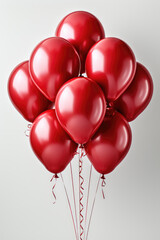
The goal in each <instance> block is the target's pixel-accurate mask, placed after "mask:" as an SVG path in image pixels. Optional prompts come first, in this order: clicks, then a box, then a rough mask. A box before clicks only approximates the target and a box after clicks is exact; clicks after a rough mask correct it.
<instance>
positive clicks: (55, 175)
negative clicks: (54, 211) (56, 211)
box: [50, 174, 58, 204]
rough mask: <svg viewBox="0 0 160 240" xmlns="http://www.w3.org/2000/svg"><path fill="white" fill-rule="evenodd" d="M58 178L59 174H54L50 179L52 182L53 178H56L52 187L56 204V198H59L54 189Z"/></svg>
mask: <svg viewBox="0 0 160 240" xmlns="http://www.w3.org/2000/svg"><path fill="white" fill-rule="evenodd" d="M57 178H58V176H57V174H54V175H53V177H52V178H51V180H50V182H53V180H54V184H53V187H52V195H53V198H54V202H53V204H55V203H56V200H57V197H56V194H55V192H54V189H55V187H56V184H57Z"/></svg>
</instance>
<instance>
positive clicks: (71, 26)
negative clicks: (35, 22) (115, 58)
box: [56, 11, 105, 73]
mask: <svg viewBox="0 0 160 240" xmlns="http://www.w3.org/2000/svg"><path fill="white" fill-rule="evenodd" d="M56 36H58V37H63V38H65V39H67V40H68V41H69V42H71V43H72V44H73V45H74V47H75V48H76V50H77V51H78V53H79V55H80V59H81V73H84V72H85V60H86V56H87V53H88V51H89V49H90V48H91V47H92V46H93V45H94V44H95V43H96V42H98V41H99V40H100V39H102V38H104V37H105V33H104V29H103V26H102V24H101V23H100V21H99V20H98V19H97V18H96V17H95V16H94V15H92V14H91V13H88V12H84V11H77V12H73V13H70V14H69V15H67V16H66V17H65V18H63V20H62V21H61V22H60V23H59V25H58V27H57V30H56Z"/></svg>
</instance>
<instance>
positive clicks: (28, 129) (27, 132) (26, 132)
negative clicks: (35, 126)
mask: <svg viewBox="0 0 160 240" xmlns="http://www.w3.org/2000/svg"><path fill="white" fill-rule="evenodd" d="M31 127H32V124H30V123H29V124H28V125H27V130H26V131H25V132H24V133H25V135H26V137H29V134H30V131H31Z"/></svg>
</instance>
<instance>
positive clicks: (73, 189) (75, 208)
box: [70, 162, 78, 237]
mask: <svg viewBox="0 0 160 240" xmlns="http://www.w3.org/2000/svg"><path fill="white" fill-rule="evenodd" d="M70 171H71V180H72V192H73V200H74V211H75V221H76V228H77V237H78V217H77V207H76V197H75V188H74V180H73V171H72V163H71V162H70Z"/></svg>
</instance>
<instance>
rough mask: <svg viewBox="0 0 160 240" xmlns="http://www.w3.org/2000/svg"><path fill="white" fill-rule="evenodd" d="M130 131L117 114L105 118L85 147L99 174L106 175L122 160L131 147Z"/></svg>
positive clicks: (125, 122)
mask: <svg viewBox="0 0 160 240" xmlns="http://www.w3.org/2000/svg"><path fill="white" fill-rule="evenodd" d="M131 139H132V135H131V129H130V126H129V124H128V122H127V121H126V120H125V118H124V117H123V116H122V115H121V114H120V113H118V112H115V113H114V114H113V115H112V117H111V116H106V117H105V119H104V121H103V123H102V124H101V126H100V128H99V129H98V131H97V132H96V134H95V135H94V136H93V137H92V138H91V140H90V141H89V142H88V143H87V144H86V145H85V150H86V153H87V156H88V158H89V159H90V161H91V163H92V164H93V166H94V168H95V169H96V170H97V171H98V172H99V173H101V174H107V173H110V172H111V171H113V170H114V168H115V167H116V166H117V165H118V164H119V163H120V162H121V161H122V160H123V158H124V157H125V156H126V154H127V152H128V151H129V148H130V145H131Z"/></svg>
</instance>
